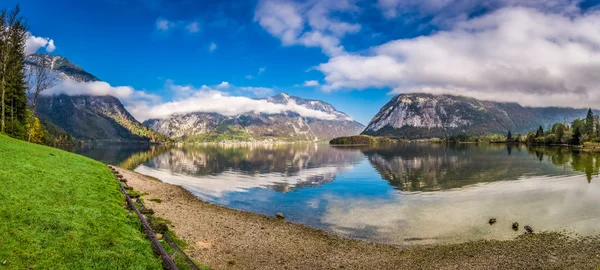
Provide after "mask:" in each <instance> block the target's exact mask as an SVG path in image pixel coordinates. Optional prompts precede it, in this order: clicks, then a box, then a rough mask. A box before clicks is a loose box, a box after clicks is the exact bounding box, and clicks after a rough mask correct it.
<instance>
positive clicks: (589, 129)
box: [582, 108, 594, 138]
mask: <svg viewBox="0 0 600 270" xmlns="http://www.w3.org/2000/svg"><path fill="white" fill-rule="evenodd" d="M582 133H584V134H586V135H587V136H588V137H589V138H591V137H593V136H594V113H593V112H592V109H591V108H590V109H588V112H587V116H586V117H585V128H584V130H583V132H582Z"/></svg>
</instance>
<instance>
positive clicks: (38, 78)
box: [27, 56, 57, 114]
mask: <svg viewBox="0 0 600 270" xmlns="http://www.w3.org/2000/svg"><path fill="white" fill-rule="evenodd" d="M50 64H51V63H50V61H48V59H46V57H45V56H41V57H35V58H33V60H32V63H31V69H30V70H29V73H28V75H27V77H28V90H27V92H28V100H29V106H30V108H31V110H32V111H33V113H34V114H35V108H36V106H37V99H38V97H39V95H40V94H41V93H42V92H43V91H45V90H48V89H50V88H52V87H53V86H55V85H56V83H57V79H56V77H55V76H53V75H52V72H51V71H52V70H51V67H50Z"/></svg>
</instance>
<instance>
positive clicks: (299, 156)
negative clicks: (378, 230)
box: [136, 144, 364, 198]
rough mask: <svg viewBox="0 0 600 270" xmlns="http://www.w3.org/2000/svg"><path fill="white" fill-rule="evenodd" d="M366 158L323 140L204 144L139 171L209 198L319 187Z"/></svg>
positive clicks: (159, 159)
mask: <svg viewBox="0 0 600 270" xmlns="http://www.w3.org/2000/svg"><path fill="white" fill-rule="evenodd" d="M363 158H364V156H363V154H362V153H360V152H355V151H353V152H348V151H337V150H334V149H331V148H329V146H327V145H322V144H321V145H319V144H285V145H258V146H244V147H232V146H223V145H203V146H190V147H181V148H173V149H170V150H169V151H168V152H166V153H164V154H162V155H159V156H156V157H155V158H153V159H151V160H150V161H148V162H146V163H145V164H144V165H143V166H140V167H138V168H137V169H136V171H138V172H140V173H143V174H147V175H151V176H154V177H157V178H159V179H161V180H163V181H166V182H171V183H177V184H180V185H183V186H184V187H186V188H188V189H190V190H193V191H194V193H195V194H196V195H198V196H200V197H203V198H204V197H206V196H209V197H220V196H222V195H223V193H224V192H233V191H237V192H241V191H247V190H248V189H251V188H257V187H261V188H266V189H271V190H275V191H278V192H290V191H292V190H293V189H294V188H308V187H317V186H319V185H321V184H324V183H329V182H331V181H333V179H334V178H335V176H336V174H337V173H339V172H341V171H344V170H346V169H348V168H350V167H351V166H352V164H354V163H356V162H358V161H360V160H362V159H363ZM198 179H202V184H200V185H198V184H197V183H198Z"/></svg>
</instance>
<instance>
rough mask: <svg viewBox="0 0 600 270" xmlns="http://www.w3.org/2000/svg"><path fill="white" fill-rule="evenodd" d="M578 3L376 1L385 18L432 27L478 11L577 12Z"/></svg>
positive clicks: (534, 0) (532, 0)
mask: <svg viewBox="0 0 600 270" xmlns="http://www.w3.org/2000/svg"><path fill="white" fill-rule="evenodd" d="M579 2H581V0H552V1H548V0H487V1H471V0H378V1H377V7H378V8H379V9H380V10H381V12H382V13H383V15H384V16H385V17H387V18H395V17H400V16H407V17H410V16H415V15H414V14H417V15H420V16H421V17H433V19H432V20H431V21H432V22H433V23H435V24H441V25H447V24H452V23H454V22H457V21H461V20H464V19H465V18H468V17H469V15H471V14H473V13H474V12H478V11H481V10H487V11H493V10H496V9H500V8H504V7H517V6H520V7H529V8H535V9H537V10H542V11H550V12H555V13H570V14H574V13H577V12H579V8H578V7H577V4H578V3H579Z"/></svg>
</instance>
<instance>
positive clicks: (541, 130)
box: [535, 126, 544, 138]
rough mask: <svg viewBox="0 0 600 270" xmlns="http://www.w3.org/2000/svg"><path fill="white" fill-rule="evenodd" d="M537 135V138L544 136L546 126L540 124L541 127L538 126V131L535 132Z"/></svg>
mask: <svg viewBox="0 0 600 270" xmlns="http://www.w3.org/2000/svg"><path fill="white" fill-rule="evenodd" d="M535 137H536V138H539V137H544V128H542V126H540V128H538V130H537V132H536V133H535Z"/></svg>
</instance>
